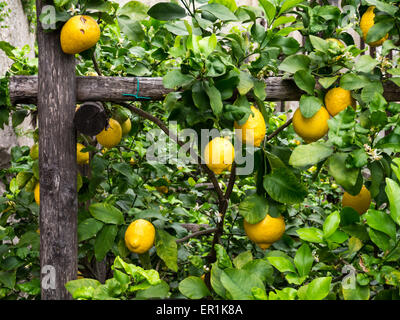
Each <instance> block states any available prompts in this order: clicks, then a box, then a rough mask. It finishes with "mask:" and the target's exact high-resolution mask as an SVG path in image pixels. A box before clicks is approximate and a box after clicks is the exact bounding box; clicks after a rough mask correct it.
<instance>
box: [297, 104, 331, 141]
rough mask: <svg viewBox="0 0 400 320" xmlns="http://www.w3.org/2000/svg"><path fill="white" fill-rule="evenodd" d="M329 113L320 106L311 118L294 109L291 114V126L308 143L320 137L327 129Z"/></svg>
mask: <svg viewBox="0 0 400 320" xmlns="http://www.w3.org/2000/svg"><path fill="white" fill-rule="evenodd" d="M328 120H329V113H328V111H326V109H325V108H324V107H321V108H320V109H319V110H318V111H317V113H315V114H314V115H313V116H312V117H311V118H305V117H304V116H303V115H302V114H301V111H300V108H298V109H297V110H296V112H295V113H294V115H293V128H294V131H296V133H297V134H298V135H299V136H300V137H302V138H303V139H304V141H305V142H307V143H310V142H313V141H317V140H318V139H320V138H322V137H323V136H324V135H326V133H327V132H328V130H329V127H328Z"/></svg>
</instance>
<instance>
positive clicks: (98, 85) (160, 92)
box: [9, 76, 400, 104]
mask: <svg viewBox="0 0 400 320" xmlns="http://www.w3.org/2000/svg"><path fill="white" fill-rule="evenodd" d="M265 82H266V85H267V87H266V93H267V98H266V100H267V101H299V100H300V97H301V95H302V94H303V92H302V91H301V90H299V89H298V88H297V86H296V84H295V83H294V81H293V80H291V79H282V78H279V77H270V78H266V79H265ZM139 83H140V91H139V96H143V97H149V98H150V99H151V100H163V99H164V98H165V96H166V95H167V94H168V93H169V92H171V91H173V90H171V89H166V88H164V86H163V83H162V78H139ZM76 84H77V88H76V89H77V100H78V102H84V101H136V100H137V99H136V98H135V97H131V96H124V95H123V94H137V93H136V86H137V78H135V77H131V78H118V77H77V83H76ZM9 88H10V98H11V102H12V103H13V104H17V103H33V104H34V103H36V97H37V92H38V88H37V77H36V76H14V77H11V79H10V86H9ZM384 89H385V91H384V97H385V98H386V100H387V101H399V100H400V88H399V87H397V86H396V85H395V84H394V83H392V82H387V83H386V84H385V85H384Z"/></svg>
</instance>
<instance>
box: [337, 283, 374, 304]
mask: <svg viewBox="0 0 400 320" xmlns="http://www.w3.org/2000/svg"><path fill="white" fill-rule="evenodd" d="M342 293H343V298H344V300H369V297H370V290H369V286H360V285H359V284H358V283H357V282H355V288H351V287H350V288H344V287H343V285H342Z"/></svg>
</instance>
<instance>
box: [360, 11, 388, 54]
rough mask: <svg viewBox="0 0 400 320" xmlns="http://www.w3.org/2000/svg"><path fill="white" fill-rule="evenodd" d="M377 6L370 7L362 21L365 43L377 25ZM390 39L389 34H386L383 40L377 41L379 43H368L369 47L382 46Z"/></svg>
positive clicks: (361, 26) (361, 27)
mask: <svg viewBox="0 0 400 320" xmlns="http://www.w3.org/2000/svg"><path fill="white" fill-rule="evenodd" d="M374 10H375V6H370V7H369V8H368V9H367V11H366V12H365V13H364V14H363V15H362V17H361V20H360V29H361V31H362V33H363V38H364V41H366V40H367V34H368V31H369V29H371V28H372V26H373V25H374V24H375V21H374V19H375V13H374ZM388 37H389V34H386V35H385V36H384V37H383V38H381V39H379V40H377V41H373V42H370V43H368V45H370V46H371V47H378V46H380V45H382V43H383V42H385V41H386V39H387V38H388Z"/></svg>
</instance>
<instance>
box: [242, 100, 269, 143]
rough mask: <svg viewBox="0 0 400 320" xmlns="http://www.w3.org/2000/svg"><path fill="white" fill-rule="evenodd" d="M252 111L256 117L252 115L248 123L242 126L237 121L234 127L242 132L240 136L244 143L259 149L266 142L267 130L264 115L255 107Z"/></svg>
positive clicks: (252, 107)
mask: <svg viewBox="0 0 400 320" xmlns="http://www.w3.org/2000/svg"><path fill="white" fill-rule="evenodd" d="M251 111H252V112H253V114H254V116H253V115H251V114H250V116H249V118H248V119H247V121H246V122H245V123H244V124H242V125H238V123H237V122H236V121H235V123H234V126H235V129H240V130H242V131H241V133H239V134H238V136H239V139H241V140H242V142H244V143H246V144H249V145H253V146H255V147H259V146H260V144H261V142H262V141H263V140H264V137H265V133H266V131H267V129H266V127H265V121H264V117H263V115H262V113H261V112H260V111H259V110H258V109H257V108H255V107H254V106H251Z"/></svg>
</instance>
